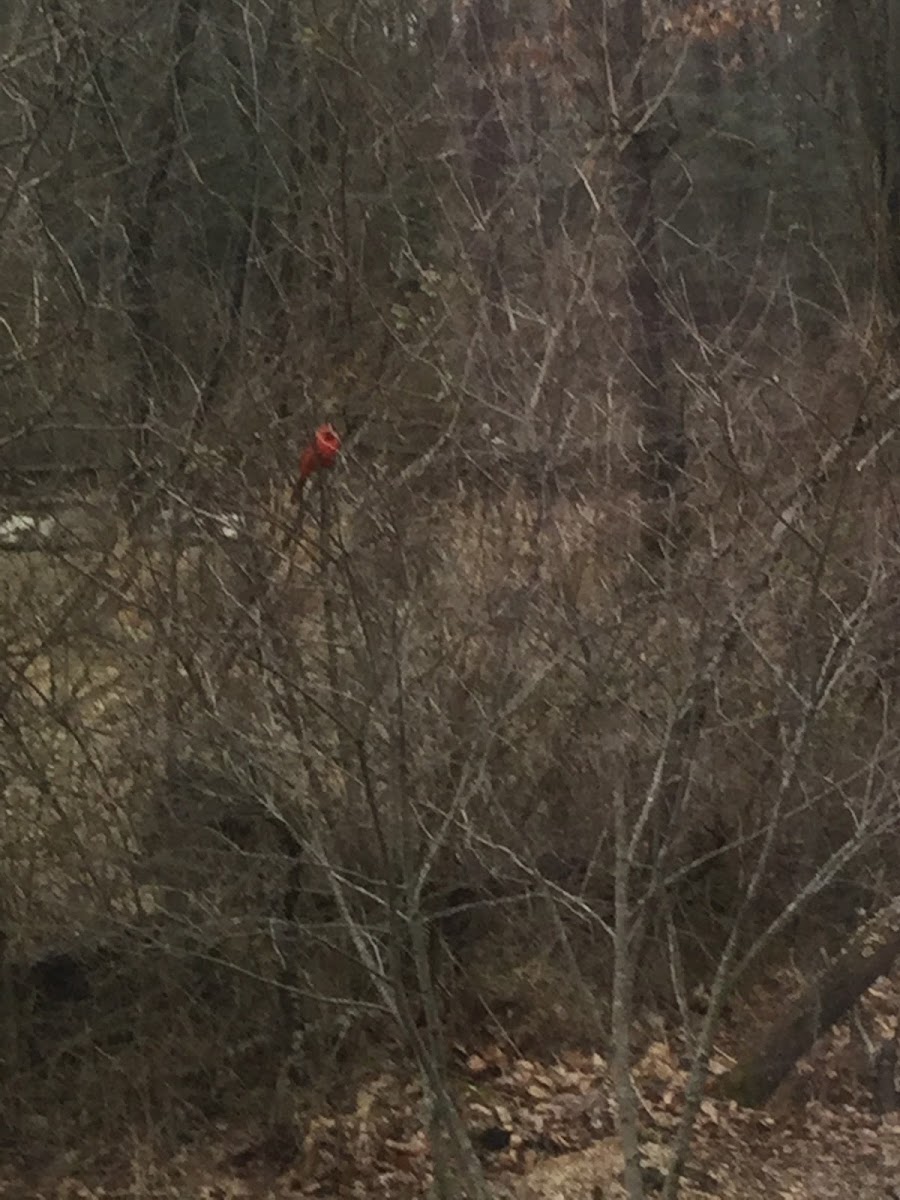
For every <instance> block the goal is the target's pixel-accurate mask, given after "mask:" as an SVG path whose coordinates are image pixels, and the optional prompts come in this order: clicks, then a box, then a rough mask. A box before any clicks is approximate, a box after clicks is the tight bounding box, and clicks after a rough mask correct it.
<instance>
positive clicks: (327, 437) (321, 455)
mask: <svg viewBox="0 0 900 1200" xmlns="http://www.w3.org/2000/svg"><path fill="white" fill-rule="evenodd" d="M340 451H341V438H340V434H339V433H338V431H337V430H336V429H335V427H334V426H333V425H328V424H326V425H320V426H319V428H318V429H317V430H316V432H315V434H314V435H313V440H312V441H311V442H310V443H309V445H308V446H305V447H304V449H303V450H302V451H301V454H300V467H299V471H298V474H297V482H296V484H295V485H294V499H295V500H299V498H300V494H301V492H302V491H303V487H304V484H305V483H306V481H307V479H309V477H310V475H314V474H315V473H316V471H323V470H324V471H327V470H329V469H330V468H331V467H333V466H334V464H335V463H336V462H337V456H338V454H340Z"/></svg>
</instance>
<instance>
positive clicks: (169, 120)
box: [127, 0, 200, 487]
mask: <svg viewBox="0 0 900 1200" xmlns="http://www.w3.org/2000/svg"><path fill="white" fill-rule="evenodd" d="M199 20H200V6H199V4H194V3H191V2H190V0H177V4H176V7H175V14H174V26H175V29H174V36H173V44H172V65H171V71H170V75H169V80H168V96H167V100H166V103H165V104H164V105H163V106H162V110H161V112H160V114H159V120H158V130H159V132H158V134H157V138H156V146H155V149H154V151H153V156H152V161H153V169H152V171H151V173H150V178H149V180H148V181H147V185H146V187H145V189H144V194H143V197H142V199H141V200H140V202H139V203H138V204H137V205H136V206H135V208H134V210H133V212H132V214H131V217H130V221H129V223H128V228H127V232H128V246H129V262H128V281H129V287H130V292H131V314H130V316H131V327H132V329H133V331H134V335H135V339H136V341H137V344H138V352H139V355H140V358H139V365H138V372H137V379H136V380H135V388H134V400H133V403H132V411H131V421H132V425H133V428H134V443H133V450H132V463H133V465H132V470H131V472H130V476H131V478H130V481H129V482H130V484H131V486H132V487H140V486H141V485H142V483H143V481H144V479H145V478H146V473H147V468H148V464H149V452H150V416H151V413H152V410H153V402H152V395H153V392H154V389H155V388H156V387H157V386H158V374H159V372H158V370H157V369H156V368H157V366H158V365H159V364H160V362H161V356H160V351H161V349H162V348H161V346H160V344H159V341H160V339H159V322H158V319H157V317H158V314H157V305H156V290H155V286H154V280H153V259H154V256H155V252H156V226H157V217H158V214H159V209H160V207H161V205H162V202H163V199H164V196H165V192H166V184H167V182H168V178H169V170H170V168H171V166H172V160H173V159H174V157H175V150H176V148H177V145H178V128H179V120H180V118H179V112H180V109H181V96H182V94H183V92H184V87H185V82H186V75H187V68H188V58H189V54H190V50H191V48H192V46H193V44H194V39H195V38H196V35H197V26H198V23H199Z"/></svg>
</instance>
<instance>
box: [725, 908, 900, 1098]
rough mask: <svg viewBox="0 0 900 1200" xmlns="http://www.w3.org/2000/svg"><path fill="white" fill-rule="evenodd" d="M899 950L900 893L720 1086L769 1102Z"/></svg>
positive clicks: (732, 1093) (729, 1094)
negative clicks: (785, 1079) (824, 1034)
mask: <svg viewBox="0 0 900 1200" xmlns="http://www.w3.org/2000/svg"><path fill="white" fill-rule="evenodd" d="M898 954H900V897H898V898H896V899H895V900H893V901H892V902H891V903H890V904H889V905H888V906H887V907H886V908H883V909H881V911H880V912H878V913H876V915H875V916H874V917H873V918H872V919H871V920H870V921H868V922H866V924H865V925H863V926H862V928H861V929H858V930H857V931H856V933H855V934H854V935H853V937H852V938H851V939H850V941H849V943H848V944H847V946H846V947H845V948H844V950H843V951H842V953H841V954H840V955H839V956H838V958H837V959H836V960H835V961H834V962H833V963H832V964H831V966H830V967H828V968H827V969H826V970H825V971H823V972H822V974H821V975H819V977H818V978H817V979H816V980H814V982H813V983H812V984H810V986H809V987H808V988H807V989H806V990H805V991H804V992H803V994H802V995H801V996H800V997H799V998H798V999H797V1000H796V1001H795V1002H794V1003H793V1004H792V1005H791V1007H790V1008H789V1010H788V1011H787V1013H786V1014H785V1015H784V1016H783V1017H782V1019H781V1020H780V1021H778V1022H777V1023H776V1024H775V1025H773V1026H772V1027H771V1028H770V1029H769V1031H768V1033H766V1034H765V1035H764V1036H763V1038H762V1041H761V1043H760V1044H759V1045H758V1046H757V1047H756V1049H755V1050H754V1051H753V1052H752V1053H750V1054H748V1055H747V1057H746V1058H745V1059H744V1060H743V1061H742V1062H739V1063H738V1064H737V1066H736V1067H734V1068H733V1069H732V1070H731V1071H729V1072H728V1073H727V1074H726V1075H723V1076H722V1077H721V1078H720V1079H719V1080H718V1082H717V1085H716V1091H717V1092H718V1093H719V1094H720V1095H722V1096H725V1097H727V1098H728V1099H731V1100H737V1102H738V1103H739V1104H745V1105H748V1106H750V1107H756V1106H758V1105H762V1104H765V1102H766V1101H767V1100H768V1099H769V1097H770V1096H771V1095H772V1094H773V1093H774V1091H775V1089H776V1088H777V1087H778V1085H779V1084H780V1083H781V1081H782V1080H783V1079H784V1078H785V1077H786V1076H787V1074H788V1073H789V1072H790V1070H791V1068H792V1067H793V1065H794V1063H795V1062H796V1061H797V1060H798V1059H799V1058H800V1057H801V1056H802V1055H804V1054H806V1053H807V1051H809V1050H810V1049H811V1048H812V1046H813V1045H814V1044H815V1042H816V1041H817V1040H818V1039H819V1038H820V1037H821V1036H822V1034H823V1033H827V1032H828V1030H829V1029H831V1027H832V1026H833V1025H834V1024H836V1023H837V1022H838V1021H839V1020H840V1019H841V1017H843V1016H844V1014H845V1013H846V1012H848V1010H849V1009H850V1008H852V1006H853V1004H854V1003H855V1002H856V1000H858V999H859V997H860V996H861V995H862V994H863V992H865V991H866V990H867V989H868V988H869V987H871V986H872V984H873V983H874V982H875V980H876V979H878V978H879V976H881V975H884V974H886V973H887V972H888V971H889V970H890V969H891V965H892V964H893V962H894V959H895V958H896V957H897V955H898Z"/></svg>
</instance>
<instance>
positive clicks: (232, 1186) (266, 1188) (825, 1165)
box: [0, 977, 900, 1200]
mask: <svg viewBox="0 0 900 1200" xmlns="http://www.w3.org/2000/svg"><path fill="white" fill-rule="evenodd" d="M782 1000H783V993H782ZM751 1004H752V1005H753V1007H754V1009H755V1011H756V1012H757V1019H759V1014H760V1009H761V1008H763V1009H764V1008H765V1007H766V998H765V997H764V996H762V995H757V996H755V997H748V998H747V1008H748V1010H749V1009H750V1006H751ZM898 1012H900V977H897V978H895V979H894V980H880V981H879V983H878V984H876V986H875V987H874V988H873V989H872V990H871V991H870V993H869V994H868V996H867V997H866V998H865V1000H864V1002H863V1004H862V1005H861V1008H860V1011H859V1013H858V1014H857V1016H858V1018H859V1021H860V1022H862V1023H864V1024H865V1026H866V1027H867V1028H868V1029H869V1030H870V1031H871V1032H873V1033H875V1034H877V1036H884V1035H885V1034H887V1033H891V1032H894V1031H895V1026H896V1014H897V1013H898ZM737 1016H738V1020H737V1021H736V1025H741V1024H742V1025H743V1027H744V1028H745V1029H746V1028H747V1025H746V1022H745V1021H743V1022H742V1021H741V1020H740V1016H741V1014H737ZM642 1045H643V1047H644V1049H643V1054H642V1056H641V1058H640V1061H639V1063H638V1066H637V1068H636V1071H635V1082H636V1085H637V1088H638V1092H639V1095H640V1098H641V1103H642V1108H643V1114H642V1118H643V1153H644V1166H645V1170H646V1182H647V1194H648V1196H651V1197H652V1196H653V1195H654V1194H655V1193H656V1192H657V1191H658V1189H659V1186H660V1185H661V1181H662V1172H663V1171H664V1169H665V1165H666V1149H665V1143H666V1142H667V1141H668V1140H669V1137H670V1135H671V1133H672V1131H673V1130H674V1127H675V1126H676V1124H677V1121H678V1118H679V1114H680V1110H681V1104H682V1095H683V1090H684V1084H685V1082H686V1073H685V1071H684V1069H683V1065H682V1064H683V1062H684V1059H683V1058H682V1057H681V1056H682V1054H683V1052H684V1046H683V1045H680V1044H679V1039H677V1038H675V1037H673V1036H671V1035H669V1034H667V1033H666V1031H665V1030H664V1029H663V1028H662V1026H661V1025H660V1024H658V1023H653V1022H651V1024H650V1026H649V1027H647V1028H646V1029H644V1030H643V1040H642ZM727 1046H728V1039H727V1038H725V1039H723V1044H722V1046H721V1047H720V1049H719V1052H718V1053H717V1055H716V1057H715V1059H714V1061H713V1071H714V1072H715V1073H721V1072H722V1071H724V1070H725V1069H726V1068H727V1066H728V1065H729V1064H730V1062H731V1061H732V1060H731V1058H730V1056H729V1054H728V1053H727V1050H726V1047H727ZM730 1048H731V1049H734V1047H733V1045H732V1046H731V1047H730ZM858 1049H859V1048H858V1046H857V1042H856V1038H855V1034H854V1033H853V1032H852V1031H851V1028H850V1027H849V1026H841V1027H838V1028H836V1029H835V1030H833V1031H832V1032H831V1033H830V1034H828V1035H827V1036H826V1037H825V1038H823V1039H822V1041H821V1042H820V1044H819V1045H818V1046H817V1047H816V1048H815V1050H814V1051H813V1054H812V1055H811V1056H810V1058H809V1059H808V1060H806V1061H805V1062H803V1063H801V1064H800V1065H799V1067H798V1069H797V1070H795V1071H794V1073H793V1074H792V1076H791V1077H790V1078H789V1080H788V1081H787V1083H786V1084H785V1085H783V1086H782V1088H781V1090H780V1091H779V1093H777V1094H776V1096H775V1097H774V1098H773V1100H772V1102H771V1103H770V1104H769V1106H768V1107H767V1108H766V1109H763V1110H758V1111H749V1110H741V1109H738V1108H736V1107H735V1106H734V1104H732V1103H729V1102H724V1101H715V1100H712V1099H705V1100H704V1101H703V1102H702V1111H701V1114H700V1117H699V1120H698V1125H697V1136H696V1139H695V1144H694V1149H693V1153H692V1157H691V1161H690V1166H689V1168H688V1171H687V1173H686V1177H685V1183H684V1186H683V1189H682V1193H681V1194H682V1196H683V1197H684V1198H685V1200H701V1198H704V1197H706V1198H712V1197H719V1198H721V1200H772V1198H785V1200H788V1198H790V1200H831V1198H834V1200H856V1198H860V1200H876V1198H877V1200H900V1113H890V1114H886V1115H879V1114H877V1113H876V1112H875V1111H874V1110H873V1102H872V1097H871V1089H870V1087H869V1084H868V1079H867V1076H866V1072H865V1070H864V1067H863V1062H864V1056H861V1055H860V1053H858ZM455 1052H456V1056H457V1057H456V1068H457V1070H456V1086H457V1100H458V1102H459V1104H460V1107H461V1110H462V1111H463V1113H464V1114H465V1117H466V1120H467V1122H468V1127H469V1129H470V1130H471V1131H472V1134H473V1139H474V1142H475V1145H476V1148H477V1150H478V1153H479V1156H480V1158H481V1160H482V1162H483V1164H484V1167H485V1172H486V1175H487V1177H488V1179H489V1181H490V1183H491V1186H492V1188H493V1189H494V1195H495V1196H496V1197H497V1200H618V1198H619V1197H623V1196H624V1191H623V1188H622V1185H621V1159H620V1156H619V1155H618V1153H617V1150H616V1141H615V1138H614V1136H613V1118H612V1096H611V1090H610V1083H609V1071H608V1069H607V1064H606V1062H605V1060H604V1059H603V1057H602V1056H600V1055H598V1054H589V1053H586V1052H584V1051H583V1050H580V1051H575V1050H570V1051H566V1050H560V1051H559V1052H558V1053H556V1054H554V1055H553V1056H552V1057H549V1058H548V1060H547V1061H544V1062H538V1061H535V1060H534V1059H530V1058H524V1057H520V1056H518V1055H517V1054H516V1053H515V1052H513V1051H511V1050H509V1049H505V1048H503V1047H501V1046H498V1045H491V1044H485V1045H482V1046H480V1047H472V1046H469V1047H464V1046H456V1047H455ZM421 1115H422V1109H421V1094H420V1091H419V1088H418V1086H417V1085H416V1083H415V1082H414V1081H413V1080H412V1079H411V1078H408V1077H407V1078H404V1076H403V1075H402V1073H396V1074H384V1075H381V1076H378V1077H373V1078H371V1079H369V1080H368V1081H367V1082H366V1083H365V1084H364V1085H363V1086H361V1087H360V1089H359V1091H358V1093H357V1096H356V1104H355V1107H353V1108H352V1110H349V1111H345V1112H332V1113H328V1114H322V1113H320V1114H319V1115H316V1116H314V1117H312V1119H311V1120H308V1121H306V1122H304V1123H303V1124H304V1126H305V1128H306V1129H307V1134H306V1138H305V1141H304V1142H303V1144H302V1145H301V1146H287V1145H285V1144H284V1143H283V1142H279V1141H277V1140H275V1139H272V1138H271V1137H268V1138H266V1137H264V1136H263V1135H262V1134H260V1135H258V1136H255V1137H254V1136H253V1134H252V1132H250V1131H248V1130H246V1129H244V1130H241V1131H235V1130H229V1129H226V1128H220V1129H218V1130H215V1131H211V1133H210V1137H209V1139H208V1140H207V1141H206V1142H205V1143H204V1144H202V1145H195V1146H192V1147H190V1148H186V1149H184V1150H182V1151H181V1152H180V1153H179V1154H178V1155H177V1156H176V1157H174V1158H170V1159H169V1160H168V1161H159V1160H154V1159H153V1157H152V1156H151V1155H149V1154H146V1153H142V1152H141V1151H139V1150H138V1151H135V1152H133V1153H132V1154H131V1155H130V1157H129V1158H128V1160H127V1161H125V1159H123V1158H121V1157H120V1158H119V1160H118V1161H117V1162H116V1164H115V1165H113V1163H112V1159H111V1158H107V1160H106V1164H105V1166H104V1165H103V1164H102V1163H101V1161H100V1160H99V1159H95V1160H94V1162H93V1165H89V1163H88V1161H87V1157H86V1156H85V1155H79V1156H77V1157H78V1161H77V1162H76V1157H75V1156H72V1157H70V1158H68V1159H64V1160H61V1161H60V1162H58V1163H57V1165H56V1166H55V1168H53V1169H52V1170H48V1169H47V1168H46V1166H45V1167H44V1168H42V1169H41V1171H40V1172H33V1171H32V1172H30V1171H27V1170H23V1168H22V1167H21V1165H19V1166H18V1167H13V1166H9V1167H8V1168H7V1169H5V1170H3V1171H2V1172H0V1196H2V1197H5V1198H8V1200H76V1198H78V1200H101V1198H103V1200H116V1198H118V1200H126V1198H127V1200H139V1198H140V1200H151V1198H154V1200H201V1198H202V1200H238V1198H246V1200H289V1198H292V1197H316V1198H320V1200H345V1198H346V1200H350V1198H353V1200H368V1198H371V1200H381V1198H383V1200H414V1198H415V1200H418V1198H419V1197H425V1196H426V1195H427V1192H428V1183H429V1180H430V1160H429V1154H428V1148H427V1141H426V1137H425V1134H424V1132H423V1129H422V1120H421ZM299 1124H300V1122H299V1120H298V1125H299ZM503 1143H506V1144H503Z"/></svg>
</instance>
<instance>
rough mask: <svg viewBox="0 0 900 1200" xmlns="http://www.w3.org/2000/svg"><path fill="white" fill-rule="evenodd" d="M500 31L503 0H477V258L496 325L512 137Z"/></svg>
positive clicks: (471, 136)
mask: <svg viewBox="0 0 900 1200" xmlns="http://www.w3.org/2000/svg"><path fill="white" fill-rule="evenodd" d="M499 37H500V14H499V12H498V3H497V0H473V3H472V5H471V6H470V8H469V12H468V18H467V22H466V32H465V50H466V58H467V60H468V65H469V68H470V70H472V71H473V73H474V75H475V77H476V79H477V83H476V84H475V87H474V89H473V92H472V99H471V110H470V111H471V117H470V121H469V129H468V142H469V149H470V156H471V158H470V163H471V166H470V171H471V180H472V196H473V198H474V200H475V206H476V217H477V219H478V222H479V224H480V228H479V230H478V233H477V235H476V238H475V242H474V245H473V258H474V259H475V263H476V267H477V270H478V273H479V275H480V278H481V284H482V288H483V294H484V296H485V299H486V300H487V302H488V304H489V305H490V309H491V324H492V326H494V327H496V325H497V321H498V320H499V319H500V317H501V312H500V303H499V302H500V297H501V292H502V279H503V239H502V235H501V234H500V232H499V231H498V228H497V226H498V221H497V216H498V213H497V207H498V203H499V201H500V199H501V195H502V190H503V187H504V181H505V173H506V168H507V166H508V163H509V158H510V146H509V138H508V136H507V133H506V129H505V127H504V124H503V116H502V113H501V111H500V104H499V96H498V87H499V82H498V79H497V72H496V53H497V43H498V40H499Z"/></svg>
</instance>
